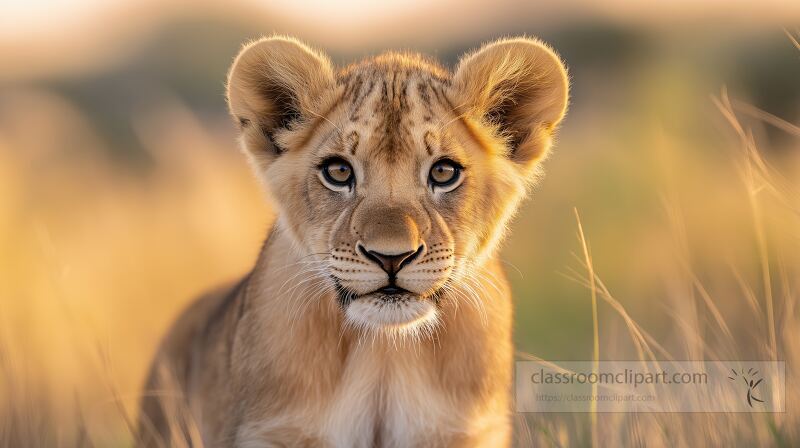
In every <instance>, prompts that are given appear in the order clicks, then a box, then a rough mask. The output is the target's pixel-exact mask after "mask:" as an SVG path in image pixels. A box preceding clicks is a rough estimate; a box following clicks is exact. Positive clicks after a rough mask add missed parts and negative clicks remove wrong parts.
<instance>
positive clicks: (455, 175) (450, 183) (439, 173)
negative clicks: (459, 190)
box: [428, 159, 461, 191]
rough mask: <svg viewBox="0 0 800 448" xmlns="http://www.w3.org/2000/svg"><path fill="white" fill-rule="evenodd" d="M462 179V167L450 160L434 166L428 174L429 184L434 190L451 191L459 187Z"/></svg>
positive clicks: (441, 161) (443, 160)
mask: <svg viewBox="0 0 800 448" xmlns="http://www.w3.org/2000/svg"><path fill="white" fill-rule="evenodd" d="M460 179H461V165H459V164H458V163H456V162H454V161H452V160H450V159H442V160H440V161H438V162H436V163H434V164H433V166H432V167H431V171H430V173H429V174H428V182H430V184H431V187H433V188H434V189H437V188H438V189H444V190H445V191H450V190H453V189H455V188H456V187H457V186H458V181H459V180H460Z"/></svg>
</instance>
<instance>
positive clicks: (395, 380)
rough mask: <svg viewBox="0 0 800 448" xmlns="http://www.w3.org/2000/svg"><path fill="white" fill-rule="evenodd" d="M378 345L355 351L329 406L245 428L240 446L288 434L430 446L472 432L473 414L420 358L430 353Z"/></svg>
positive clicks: (345, 442)
mask: <svg viewBox="0 0 800 448" xmlns="http://www.w3.org/2000/svg"><path fill="white" fill-rule="evenodd" d="M376 345H377V343H376V344H372V343H371V342H369V341H367V342H363V343H361V344H358V345H356V346H355V347H354V348H353V352H351V353H350V355H349V356H348V360H347V365H346V367H345V369H344V373H343V376H342V378H341V382H340V383H339V385H338V387H337V388H336V390H335V391H334V392H333V393H332V395H331V396H330V399H329V400H327V402H325V403H320V402H310V403H303V404H302V405H301V406H299V407H298V408H295V409H292V410H288V412H287V413H285V414H284V415H282V416H280V417H278V418H274V419H269V420H268V421H262V422H250V423H248V424H245V426H244V427H242V428H240V430H239V431H238V437H237V446H240V447H263V446H273V445H275V444H276V440H275V437H276V436H280V435H281V434H285V433H286V431H287V430H289V431H292V432H295V431H299V432H302V433H303V434H304V435H305V436H307V437H309V438H310V439H313V440H318V441H322V443H323V444H324V445H325V446H330V447H337V448H338V447H343V448H344V447H347V448H349V447H365V448H366V447H374V446H380V447H387V448H388V447H413V446H424V447H429V446H441V445H446V444H447V440H448V439H449V438H450V437H451V436H452V435H454V434H458V433H466V432H467V431H468V428H469V427H470V425H469V423H470V422H469V415H470V411H469V410H466V409H459V408H458V406H455V405H454V404H453V403H451V402H450V400H449V399H448V398H447V396H446V394H445V393H444V392H443V391H442V390H441V388H440V387H439V386H438V385H437V384H438V380H436V379H435V378H434V377H433V371H434V370H433V369H431V368H430V367H429V364H428V363H426V362H425V360H423V359H422V358H424V357H425V356H426V355H423V354H420V353H417V352H415V351H414V349H413V348H408V347H406V348H404V347H399V348H397V349H394V348H392V349H388V350H387V348H386V347H376ZM428 361H429V360H428ZM277 446H283V445H282V444H281V442H277ZM315 446H316V444H315Z"/></svg>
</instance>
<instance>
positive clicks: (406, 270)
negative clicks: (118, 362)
mask: <svg viewBox="0 0 800 448" xmlns="http://www.w3.org/2000/svg"><path fill="white" fill-rule="evenodd" d="M568 84H569V83H568V79H567V74H566V71H565V68H564V65H563V64H562V62H561V61H560V59H559V57H558V56H557V55H556V54H555V53H554V52H553V51H552V50H551V49H550V48H549V47H548V46H546V45H545V44H543V43H541V42H540V41H538V40H534V39H529V38H517V39H504V40H499V41H496V42H493V43H491V44H488V45H486V46H484V47H482V48H481V49H479V50H478V51H475V52H473V53H470V54H467V55H466V56H464V57H463V58H462V59H461V62H460V63H459V64H458V66H457V68H456V69H455V71H453V72H450V71H448V70H447V69H445V68H443V67H441V66H440V65H438V64H437V63H436V62H434V61H431V60H429V59H426V58H424V57H422V56H420V55H417V54H413V53H402V54H400V53H386V54H383V55H380V56H377V57H374V58H371V59H367V60H364V61H362V62H359V63H356V64H353V65H351V66H349V67H346V68H343V69H340V70H337V69H335V68H334V67H333V65H332V64H331V62H330V60H329V59H328V58H327V57H326V56H325V55H323V54H322V53H320V52H317V51H315V50H312V49H310V48H309V47H307V46H305V45H303V44H302V43H300V42H298V41H296V40H294V39H290V38H284V37H270V38H265V39H261V40H258V41H256V42H252V43H250V44H248V45H246V46H245V47H244V49H243V50H242V51H241V53H240V54H239V56H238V57H237V58H236V60H235V61H234V63H233V67H232V68H231V70H230V73H229V76H228V87H227V94H228V103H229V106H230V112H231V115H233V118H234V119H235V120H236V123H237V124H238V125H239V127H240V130H241V138H240V140H241V146H242V148H243V150H244V153H245V154H246V155H247V157H248V159H249V160H250V162H252V166H253V169H254V171H255V173H256V175H257V176H258V177H259V178H260V179H261V180H263V182H264V183H265V184H266V186H267V190H268V192H269V195H270V198H271V199H272V203H273V205H274V207H275V209H276V210H277V212H278V218H277V220H276V223H275V225H274V227H273V228H272V230H271V232H270V234H269V238H268V239H267V241H266V243H265V244H264V247H263V250H262V251H261V254H260V256H259V258H258V261H257V263H256V265H255V267H254V269H253V271H252V272H251V273H250V274H249V275H248V276H247V277H245V278H244V280H242V281H241V282H240V283H239V284H238V285H237V286H235V287H233V288H232V289H230V290H228V291H225V292H222V293H218V294H212V295H208V296H206V297H204V298H201V299H200V300H198V301H197V302H196V303H195V304H194V305H193V306H191V307H190V308H189V309H188V310H187V311H186V312H185V313H184V314H183V315H182V316H181V317H180V318H179V319H178V321H177V322H176V324H175V325H174V327H173V328H172V330H171V331H170V332H169V334H168V335H167V337H166V338H165V340H164V342H163V344H162V346H161V348H160V350H159V352H158V354H157V356H156V358H155V360H154V363H153V367H152V371H151V374H150V379H149V381H148V384H147V390H146V391H145V399H144V400H143V403H142V412H141V416H140V434H139V436H140V437H139V443H140V444H142V445H146V446H153V445H159V444H166V445H169V444H172V443H175V441H177V440H181V439H183V438H186V437H189V438H190V440H191V441H192V443H196V444H199V443H200V442H201V441H202V443H204V444H205V445H207V446H213V447H218V446H226V447H256V446H325V447H327V446H330V447H371V446H382V447H409V446H420V447H436V446H481V447H488V446H491V447H495V446H506V445H508V444H509V443H510V441H511V424H510V413H511V397H510V390H511V381H512V358H513V347H512V342H511V326H512V304H511V296H510V293H509V286H508V283H507V281H506V279H505V277H504V274H503V271H502V269H501V267H500V266H499V264H498V261H497V258H496V256H495V252H496V248H497V246H498V243H499V242H500V240H501V239H502V237H503V235H504V233H505V231H506V226H507V224H508V222H509V219H510V218H511V216H512V215H513V214H514V212H515V210H516V208H517V205H518V204H519V202H520V200H521V199H522V198H523V197H524V196H525V194H526V192H527V190H528V187H529V186H530V185H531V184H532V183H533V181H534V180H535V179H536V178H537V176H538V175H539V173H540V168H539V164H540V162H541V161H542V160H543V159H544V158H545V157H546V155H547V153H548V150H549V148H550V145H551V141H552V138H553V135H554V132H555V130H556V129H557V127H558V125H559V123H560V122H561V120H562V118H563V117H564V114H565V111H566V107H567V101H568Z"/></svg>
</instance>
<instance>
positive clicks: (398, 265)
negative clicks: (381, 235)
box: [358, 245, 422, 281]
mask: <svg viewBox="0 0 800 448" xmlns="http://www.w3.org/2000/svg"><path fill="white" fill-rule="evenodd" d="M358 250H360V251H361V253H362V254H364V256H365V257H367V258H369V259H370V260H371V261H373V262H375V263H376V264H377V265H378V266H380V267H381V269H383V270H384V271H386V273H387V274H389V280H390V281H393V280H394V277H395V275H396V274H397V273H398V272H399V271H400V269H403V266H406V265H407V264H409V263H411V262H412V261H413V260H414V259H415V258H417V257H418V256H419V254H420V253H421V252H422V246H419V248H418V249H417V250H412V251H408V252H403V253H402V254H393V255H389V254H382V253H380V252H375V251H374V250H367V249H366V248H364V246H361V245H359V246H358Z"/></svg>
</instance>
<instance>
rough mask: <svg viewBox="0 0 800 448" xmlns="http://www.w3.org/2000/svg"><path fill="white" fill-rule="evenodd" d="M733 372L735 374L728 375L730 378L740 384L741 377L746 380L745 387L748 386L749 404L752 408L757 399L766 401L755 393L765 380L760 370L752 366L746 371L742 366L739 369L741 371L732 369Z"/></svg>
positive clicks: (761, 401) (760, 401)
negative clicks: (759, 372)
mask: <svg viewBox="0 0 800 448" xmlns="http://www.w3.org/2000/svg"><path fill="white" fill-rule="evenodd" d="M731 373H732V374H733V376H729V377H728V379H729V380H731V381H734V382H736V383H737V384H738V383H739V381H738V379H739V378H741V381H743V382H744V387H747V404H748V405H750V407H751V408H752V407H753V402H754V401H757V402H759V403H763V402H764V400H762V399H760V398H758V397H757V396H756V395H755V393H756V388H758V386H759V385H760V384H761V382H762V381H764V378H762V377H761V376H760V375H759V374H758V370H753V369H752V368H750V369H749V370H748V371H747V372H745V371H744V368H742V369H740V370H739V372H736V370H734V369H731Z"/></svg>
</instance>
